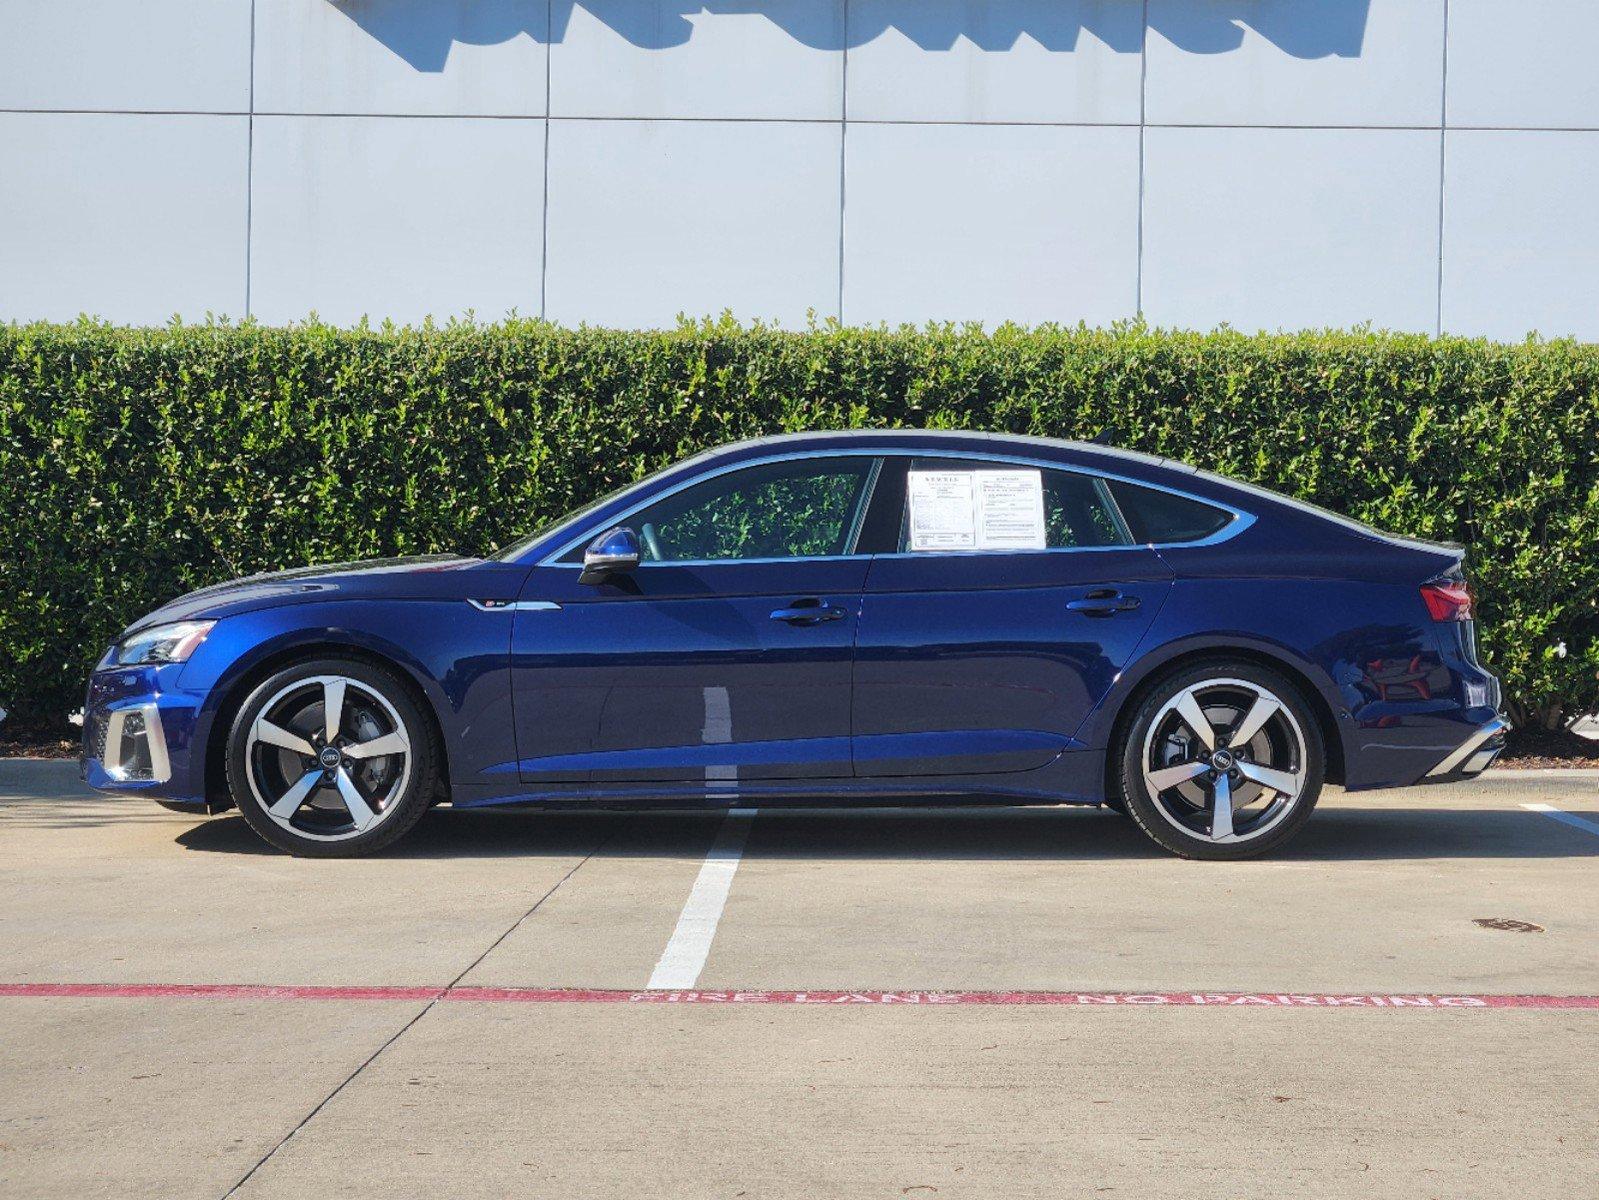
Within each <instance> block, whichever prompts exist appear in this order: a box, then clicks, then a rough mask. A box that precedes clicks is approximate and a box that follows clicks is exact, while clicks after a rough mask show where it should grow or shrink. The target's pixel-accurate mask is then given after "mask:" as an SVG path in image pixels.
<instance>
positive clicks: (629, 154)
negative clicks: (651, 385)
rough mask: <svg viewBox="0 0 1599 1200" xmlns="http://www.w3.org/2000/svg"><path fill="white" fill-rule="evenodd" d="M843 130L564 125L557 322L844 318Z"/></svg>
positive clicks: (553, 225)
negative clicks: (810, 313) (725, 316)
mask: <svg viewBox="0 0 1599 1200" xmlns="http://www.w3.org/2000/svg"><path fill="white" fill-rule="evenodd" d="M839 136H840V127H839V126H838V125H837V124H809V123H807V124H786V123H757V122H747V121H725V122H724V121H554V122H551V125H550V193H549V205H550V211H549V246H550V251H549V264H548V271H547V275H546V304H547V309H546V312H547V315H548V316H550V317H551V318H552V319H554V320H558V321H563V322H567V323H570V324H576V323H577V322H579V321H588V322H591V323H596V324H604V325H620V326H629V327H650V326H669V325H671V324H673V322H674V319H675V317H676V315H677V313H678V312H680V311H681V312H686V313H688V314H689V315H690V316H696V317H697V316H707V315H711V316H714V315H716V314H719V313H720V312H721V311H722V310H723V309H724V308H731V309H732V310H733V312H734V313H736V314H737V315H738V316H740V317H742V318H745V319H749V318H753V317H763V318H769V319H776V320H778V321H781V322H783V323H785V324H788V325H790V326H794V325H803V324H804V322H805V314H806V310H807V309H812V308H814V309H815V310H816V311H817V312H818V314H819V315H820V316H824V317H825V316H830V315H835V314H836V313H837V311H838V239H839V156H840V149H839Z"/></svg>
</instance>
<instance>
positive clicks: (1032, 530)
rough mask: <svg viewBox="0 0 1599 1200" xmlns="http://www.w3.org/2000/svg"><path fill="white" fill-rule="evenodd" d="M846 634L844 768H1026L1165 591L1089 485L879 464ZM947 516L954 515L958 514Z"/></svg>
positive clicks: (1082, 706) (967, 467)
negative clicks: (848, 718)
mask: <svg viewBox="0 0 1599 1200" xmlns="http://www.w3.org/2000/svg"><path fill="white" fill-rule="evenodd" d="M877 495H878V502H877V503H876V504H874V506H873V509H872V515H871V520H870V525H869V533H868V536H870V537H871V538H872V539H873V541H872V543H871V544H872V546H873V548H875V549H879V550H883V551H885V552H883V553H879V554H877V555H875V556H874V557H873V559H872V564H871V570H870V571H869V573H868V575H867V578H866V583H865V589H864V595H863V596H862V601H861V619H860V630H859V633H858V634H857V637H856V663H855V689H854V698H853V726H854V758H855V773H856V774H857V775H859V776H914V775H968V774H989V773H1002V772H1013V771H1028V770H1033V769H1036V768H1038V767H1042V766H1045V765H1047V764H1048V763H1050V762H1052V761H1053V760H1054V759H1056V758H1057V757H1058V756H1059V755H1060V754H1061V753H1063V752H1065V751H1069V750H1072V749H1078V748H1081V747H1080V746H1079V744H1078V743H1076V742H1075V741H1074V740H1073V735H1074V734H1075V733H1076V732H1077V730H1078V728H1079V726H1081V725H1082V723H1083V720H1084V718H1085V717H1086V716H1087V715H1088V713H1089V712H1090V711H1091V710H1092V708H1093V707H1094V705H1095V704H1096V703H1097V702H1098V701H1099V700H1100V698H1101V697H1103V696H1104V694H1105V693H1106V692H1107V691H1108V690H1109V688H1110V686H1111V683H1112V681H1113V680H1114V679H1115V677H1116V674H1117V672H1119V671H1120V670H1121V669H1122V668H1123V667H1124V666H1125V665H1126V664H1127V662H1128V660H1129V659H1130V658H1131V656H1132V654H1133V651H1134V649H1135V647H1136V646H1137V644H1138V642H1139V640H1140V639H1141V638H1142V637H1143V635H1144V632H1145V631H1146V630H1147V629H1148V628H1149V625H1150V622H1151V621H1152V620H1153V619H1154V616H1155V613H1156V612H1157V611H1158V610H1159V608H1160V605H1161V603H1162V601H1163V600H1164V599H1165V597H1166V594H1167V592H1168V591H1169V590H1170V587H1171V580H1172V573H1171V571H1170V570H1169V569H1168V568H1167V567H1166V565H1165V564H1164V563H1163V562H1162V561H1161V559H1160V557H1159V555H1157V554H1156V553H1155V552H1154V551H1152V550H1149V549H1147V548H1145V547H1142V546H1137V545H1134V544H1132V537H1131V535H1130V534H1129V532H1128V530H1127V528H1126V526H1125V525H1124V523H1123V522H1122V520H1121V518H1120V516H1119V514H1118V512H1117V510H1116V508H1115V505H1114V502H1113V501H1112V500H1111V499H1110V496H1109V493H1108V491H1107V488H1106V485H1105V483H1104V481H1102V480H1099V479H1097V478H1095V477H1093V476H1092V475H1089V474H1083V473H1078V472H1074V471H1068V470H1057V469H1050V468H1044V467H1041V466H1034V465H1027V464H1018V463H1015V462H1008V461H1000V460H985V459H978V458H961V459H948V458H940V459H934V458H916V459H911V458H908V457H907V458H890V459H887V460H885V465H884V467H883V471H882V476H881V478H880V480H879V484H878V489H877ZM963 511H964V512H965V514H966V515H963Z"/></svg>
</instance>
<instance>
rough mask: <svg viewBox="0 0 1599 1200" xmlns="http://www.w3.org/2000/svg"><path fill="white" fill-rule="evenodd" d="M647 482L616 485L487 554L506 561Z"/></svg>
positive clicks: (639, 481) (497, 560)
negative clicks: (599, 495)
mask: <svg viewBox="0 0 1599 1200" xmlns="http://www.w3.org/2000/svg"><path fill="white" fill-rule="evenodd" d="M647 482H648V479H640V480H636V481H635V482H633V483H624V484H623V485H622V486H621V487H618V488H612V489H611V490H610V491H608V492H606V493H605V494H604V495H603V496H601V497H599V498H598V499H597V500H590V501H589V502H588V503H587V504H585V505H583V507H581V508H574V509H573V510H572V511H571V512H569V513H567V514H566V515H565V516H561V517H556V518H555V520H553V521H546V522H545V523H544V524H543V525H540V526H539V527H538V528H537V529H535V530H534V531H533V532H532V533H529V534H527V535H525V536H523V537H519V538H517V539H516V541H514V542H512V543H511V544H510V545H509V546H502V547H501V548H500V549H498V550H496V551H495V552H494V553H493V554H491V555H489V558H490V559H492V560H493V561H495V562H507V561H509V560H510V559H513V558H517V557H518V556H520V555H521V554H522V553H523V551H525V550H526V549H527V548H528V547H529V546H532V545H534V544H536V543H538V542H541V541H543V540H544V539H545V538H547V537H549V536H550V535H551V534H552V533H554V532H555V531H556V530H558V529H560V528H561V527H562V526H565V525H573V524H576V523H577V522H578V521H580V520H582V519H583V518H584V517H586V516H588V515H589V514H590V513H591V512H593V511H594V510H595V509H597V508H600V507H601V506H602V505H606V504H609V503H610V502H611V501H612V500H615V499H616V498H617V497H618V496H621V495H623V494H624V493H626V492H630V491H632V490H633V489H634V488H636V487H639V486H641V485H643V484H644V483H647Z"/></svg>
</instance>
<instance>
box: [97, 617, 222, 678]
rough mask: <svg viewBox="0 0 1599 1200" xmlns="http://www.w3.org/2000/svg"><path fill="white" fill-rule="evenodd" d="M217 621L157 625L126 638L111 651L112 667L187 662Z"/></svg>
mask: <svg viewBox="0 0 1599 1200" xmlns="http://www.w3.org/2000/svg"><path fill="white" fill-rule="evenodd" d="M215 624H216V622H215V621H178V622H176V623H175V624H172V625H156V626H154V627H153V628H150V629H142V630H140V631H139V632H138V633H135V634H133V635H132V636H131V637H127V638H124V639H123V640H122V641H121V642H119V643H117V645H116V647H115V648H114V649H113V650H112V651H111V665H112V666H115V667H132V666H138V665H139V664H141V663H180V662H188V661H189V655H191V654H193V653H194V651H195V649H196V647H198V646H199V645H200V643H201V642H203V641H205V635H206V634H208V633H210V632H211V626H213V625H215Z"/></svg>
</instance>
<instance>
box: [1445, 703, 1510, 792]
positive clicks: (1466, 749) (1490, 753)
mask: <svg viewBox="0 0 1599 1200" xmlns="http://www.w3.org/2000/svg"><path fill="white" fill-rule="evenodd" d="M1509 732H1510V722H1508V721H1506V720H1505V719H1504V718H1503V717H1499V716H1496V717H1494V718H1493V720H1491V721H1489V722H1487V723H1486V724H1484V725H1479V726H1478V727H1477V728H1476V729H1475V730H1473V731H1472V733H1471V736H1469V737H1468V738H1466V740H1465V741H1463V742H1461V743H1460V745H1458V746H1456V747H1455V748H1454V749H1453V750H1451V751H1450V752H1449V753H1448V754H1446V755H1445V756H1444V757H1443V758H1441V759H1439V760H1438V763H1437V765H1436V766H1434V767H1433V769H1432V770H1430V771H1428V772H1427V777H1426V782H1428V783H1437V782H1441V781H1443V780H1447V779H1471V778H1474V777H1475V776H1477V775H1481V774H1482V773H1483V772H1484V771H1485V770H1487V769H1488V765H1489V764H1490V763H1492V762H1493V760H1494V759H1496V758H1498V757H1499V755H1500V754H1501V752H1503V750H1504V748H1505V735H1506V734H1508V733H1509Z"/></svg>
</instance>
